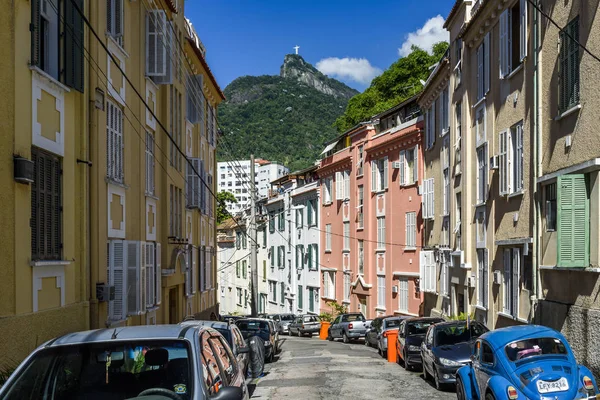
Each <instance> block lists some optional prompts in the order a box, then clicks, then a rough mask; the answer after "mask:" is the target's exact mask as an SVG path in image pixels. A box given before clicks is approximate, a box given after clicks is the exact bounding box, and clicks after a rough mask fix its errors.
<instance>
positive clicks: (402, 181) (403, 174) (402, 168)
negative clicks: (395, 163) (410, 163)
mask: <svg viewBox="0 0 600 400" xmlns="http://www.w3.org/2000/svg"><path fill="white" fill-rule="evenodd" d="M399 164H400V179H399V180H400V185H405V184H406V171H405V168H406V152H405V151H404V150H401V151H400V158H399Z"/></svg>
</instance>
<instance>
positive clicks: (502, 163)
mask: <svg viewBox="0 0 600 400" xmlns="http://www.w3.org/2000/svg"><path fill="white" fill-rule="evenodd" d="M498 141H499V143H498V148H499V149H500V152H499V153H498V164H499V168H498V171H499V180H500V182H499V183H500V184H499V185H498V186H499V188H500V196H503V195H505V194H506V193H507V188H506V178H507V175H506V174H507V167H506V163H507V160H506V147H505V146H506V131H500V135H499V137H498Z"/></svg>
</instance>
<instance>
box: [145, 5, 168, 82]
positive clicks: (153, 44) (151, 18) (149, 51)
mask: <svg viewBox="0 0 600 400" xmlns="http://www.w3.org/2000/svg"><path fill="white" fill-rule="evenodd" d="M166 18H167V17H166V14H165V12H164V11H162V10H152V11H148V12H147V13H146V75H148V76H164V75H165V73H166V69H167V66H166V63H167V49H168V46H167V43H166V42H165V32H166V30H167V29H168V28H167V24H166Z"/></svg>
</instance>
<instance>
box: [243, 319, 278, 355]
mask: <svg viewBox="0 0 600 400" xmlns="http://www.w3.org/2000/svg"><path fill="white" fill-rule="evenodd" d="M269 322H270V321H267V320H266V319H259V318H245V319H238V320H237V321H235V324H236V325H237V327H238V328H239V329H240V332H242V336H243V337H244V339H246V340H248V339H249V338H251V337H252V336H258V337H260V338H261V339H262V340H264V342H265V360H267V362H271V361H273V358H274V357H275V352H276V351H277V343H276V336H275V331H274V330H273V325H271V324H270V323H269Z"/></svg>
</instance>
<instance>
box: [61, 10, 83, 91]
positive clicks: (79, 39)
mask: <svg viewBox="0 0 600 400" xmlns="http://www.w3.org/2000/svg"><path fill="white" fill-rule="evenodd" d="M74 3H75V4H76V5H77V7H79V10H81V11H82V12H83V11H84V6H83V0H74ZM75 4H73V3H72V2H71V1H70V0H69V1H67V2H65V14H66V15H65V22H66V23H65V45H64V68H65V75H64V82H65V84H66V85H67V86H70V87H72V88H73V89H75V90H77V91H80V92H82V93H83V86H84V71H83V46H84V41H83V40H84V39H83V18H82V16H81V14H80V13H79V11H78V10H77V7H76V6H75Z"/></svg>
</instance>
